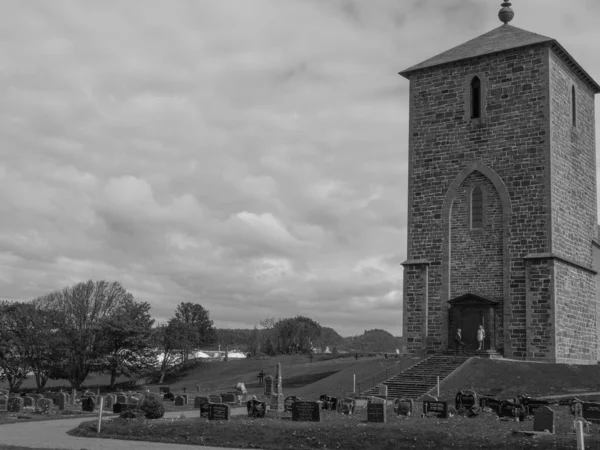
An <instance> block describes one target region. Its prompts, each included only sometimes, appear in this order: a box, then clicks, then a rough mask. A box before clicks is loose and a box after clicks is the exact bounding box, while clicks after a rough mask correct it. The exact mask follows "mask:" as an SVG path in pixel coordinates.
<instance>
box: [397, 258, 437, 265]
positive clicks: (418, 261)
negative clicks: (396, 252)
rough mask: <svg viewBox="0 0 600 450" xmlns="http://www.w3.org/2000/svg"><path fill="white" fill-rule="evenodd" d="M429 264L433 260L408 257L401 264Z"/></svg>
mask: <svg viewBox="0 0 600 450" xmlns="http://www.w3.org/2000/svg"><path fill="white" fill-rule="evenodd" d="M423 264H426V265H429V264H431V262H430V261H429V260H428V259H407V260H406V261H404V262H403V263H400V265H401V266H418V265H423Z"/></svg>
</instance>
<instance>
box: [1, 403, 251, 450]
mask: <svg viewBox="0 0 600 450" xmlns="http://www.w3.org/2000/svg"><path fill="white" fill-rule="evenodd" d="M181 414H184V415H185V416H186V417H197V416H198V411H182V412H170V413H166V414H165V417H179V416H180V415H181ZM88 420H91V419H90V418H89V417H88V418H85V419H82V418H79V419H63V420H47V421H36V422H26V423H12V424H8V425H0V444H1V445H20V446H24V447H31V448H36V449H38V448H54V449H57V448H59V449H69V450H71V449H73V450H83V449H85V450H106V449H110V450H134V449H139V450H142V449H148V450H161V449H164V450H191V449H203V450H224V447H207V446H200V445H183V444H164V443H162V442H145V441H122V440H116V439H95V438H82V437H74V436H70V435H68V434H67V431H69V430H72V429H73V428H75V427H76V426H77V425H79V424H80V423H81V422H86V421H88ZM234 450H235V449H234ZM238 450H241V449H238Z"/></svg>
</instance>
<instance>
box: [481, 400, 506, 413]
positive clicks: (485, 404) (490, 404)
mask: <svg viewBox="0 0 600 450" xmlns="http://www.w3.org/2000/svg"><path fill="white" fill-rule="evenodd" d="M500 403H502V402H501V401H500V400H498V399H497V398H494V397H481V399H480V400H479V406H481V407H482V408H490V409H491V410H492V411H494V412H496V413H498V410H499V408H500Z"/></svg>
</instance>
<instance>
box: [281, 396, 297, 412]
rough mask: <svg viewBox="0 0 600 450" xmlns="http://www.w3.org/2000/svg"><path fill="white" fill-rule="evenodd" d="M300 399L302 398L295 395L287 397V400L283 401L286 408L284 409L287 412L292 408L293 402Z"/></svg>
mask: <svg viewBox="0 0 600 450" xmlns="http://www.w3.org/2000/svg"><path fill="white" fill-rule="evenodd" d="M298 400H300V399H299V398H298V397H296V396H295V395H290V396H289V397H286V398H285V401H284V402H283V408H284V409H283V410H284V411H285V412H289V411H291V410H292V404H293V403H294V402H295V401H298Z"/></svg>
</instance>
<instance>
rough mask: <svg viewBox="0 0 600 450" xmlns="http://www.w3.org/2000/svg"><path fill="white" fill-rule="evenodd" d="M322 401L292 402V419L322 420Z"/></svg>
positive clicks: (298, 420) (302, 420)
mask: <svg viewBox="0 0 600 450" xmlns="http://www.w3.org/2000/svg"><path fill="white" fill-rule="evenodd" d="M319 403H320V402H308V401H302V400H300V401H297V402H294V403H293V404H292V420H293V421H295V422H320V421H321V406H320V405H319Z"/></svg>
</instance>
